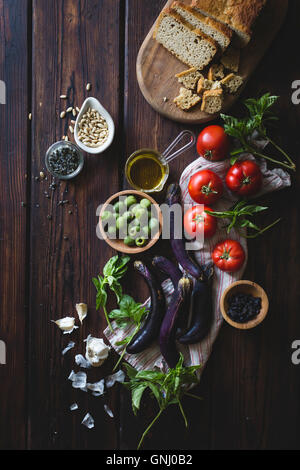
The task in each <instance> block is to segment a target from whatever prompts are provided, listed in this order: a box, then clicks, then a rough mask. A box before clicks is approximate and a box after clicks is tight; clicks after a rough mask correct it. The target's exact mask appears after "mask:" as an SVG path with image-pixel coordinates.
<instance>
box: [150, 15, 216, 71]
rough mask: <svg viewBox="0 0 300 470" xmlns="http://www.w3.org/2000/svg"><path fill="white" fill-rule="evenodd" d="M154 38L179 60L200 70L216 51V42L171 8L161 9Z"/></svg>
mask: <svg viewBox="0 0 300 470" xmlns="http://www.w3.org/2000/svg"><path fill="white" fill-rule="evenodd" d="M153 37H154V39H156V40H157V41H158V42H159V43H160V44H162V45H163V46H164V47H165V48H166V49H168V51H170V52H171V53H172V54H174V55H175V56H176V57H177V58H178V59H179V60H181V61H182V62H184V63H185V64H187V65H189V66H190V67H194V68H196V69H197V70H202V69H203V68H204V67H206V65H208V64H209V63H210V62H211V60H212V59H213V58H214V56H215V55H216V53H217V45H216V43H215V42H214V41H213V40H212V39H211V38H209V37H207V36H205V35H204V34H202V33H201V32H200V31H198V30H194V29H193V27H192V26H191V25H190V24H189V23H187V22H186V21H185V20H184V19H183V18H182V17H181V16H180V15H178V14H177V13H176V12H173V10H170V9H167V10H163V11H162V13H161V14H160V16H159V19H158V21H157V24H156V27H155V30H154V35H153Z"/></svg>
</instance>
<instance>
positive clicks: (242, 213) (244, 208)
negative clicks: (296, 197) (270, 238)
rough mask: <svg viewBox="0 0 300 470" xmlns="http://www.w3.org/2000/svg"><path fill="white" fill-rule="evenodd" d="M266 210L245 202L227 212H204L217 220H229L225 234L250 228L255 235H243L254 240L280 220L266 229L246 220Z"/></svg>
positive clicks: (240, 202)
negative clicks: (233, 230) (235, 229)
mask: <svg viewBox="0 0 300 470" xmlns="http://www.w3.org/2000/svg"><path fill="white" fill-rule="evenodd" d="M267 209H268V207H263V206H256V205H253V204H248V203H247V201H239V202H237V203H236V204H235V205H234V206H233V207H232V208H231V209H229V210H228V211H223V212H218V211H209V210H206V211H205V212H206V213H207V214H210V215H212V216H213V217H217V218H219V219H229V220H230V223H229V224H228V225H227V226H226V227H227V233H229V232H230V231H231V229H232V228H233V227H236V228H250V229H253V230H255V231H256V232H257V233H255V234H253V235H245V238H256V237H258V236H259V235H261V234H262V233H264V232H266V231H267V230H269V229H270V228H272V227H274V225H276V224H277V223H278V222H280V220H281V219H278V220H276V221H275V222H273V223H272V224H271V225H268V227H265V228H263V229H261V228H259V227H258V226H257V225H255V224H254V223H253V222H252V221H251V220H249V219H248V217H252V216H254V215H255V214H257V213H258V212H263V211H265V210H267Z"/></svg>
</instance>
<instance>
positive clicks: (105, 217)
mask: <svg viewBox="0 0 300 470" xmlns="http://www.w3.org/2000/svg"><path fill="white" fill-rule="evenodd" d="M111 218H112V213H111V212H109V211H104V212H103V214H102V216H101V220H102V222H103V223H105V222H108V221H109V220H110V219H111Z"/></svg>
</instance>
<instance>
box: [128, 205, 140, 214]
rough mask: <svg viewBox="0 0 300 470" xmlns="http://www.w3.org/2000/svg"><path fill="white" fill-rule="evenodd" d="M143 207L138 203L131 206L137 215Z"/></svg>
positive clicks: (131, 209)
mask: <svg viewBox="0 0 300 470" xmlns="http://www.w3.org/2000/svg"><path fill="white" fill-rule="evenodd" d="M140 209H141V206H140V205H139V204H136V205H135V206H131V207H130V211H131V212H132V213H133V214H134V215H135V214H136V212H137V211H138V210H140Z"/></svg>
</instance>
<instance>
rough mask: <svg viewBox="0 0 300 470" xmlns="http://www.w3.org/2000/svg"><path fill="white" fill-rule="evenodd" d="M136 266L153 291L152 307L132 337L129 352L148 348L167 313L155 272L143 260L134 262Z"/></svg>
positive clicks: (157, 334) (156, 336) (151, 291)
mask: <svg viewBox="0 0 300 470" xmlns="http://www.w3.org/2000/svg"><path fill="white" fill-rule="evenodd" d="M134 268H135V269H136V271H137V272H139V273H140V274H141V276H142V277H143V278H144V279H145V281H146V283H147V285H148V287H149V289H150V293H151V307H150V312H149V314H148V316H147V319H146V321H145V324H144V325H143V327H142V328H141V329H140V330H139V331H138V333H137V334H136V335H135V336H134V337H133V338H132V340H131V342H130V343H129V345H128V346H127V348H126V352H127V353H128V354H138V353H140V352H142V351H144V350H145V349H147V348H148V347H149V346H151V344H152V343H153V341H155V339H157V338H158V336H159V331H160V327H161V324H162V321H163V318H164V314H165V298H164V295H163V292H162V289H161V287H160V285H159V284H158V282H157V281H156V279H155V277H154V276H153V274H152V273H151V272H150V271H149V269H148V268H147V266H145V265H144V264H143V263H142V262H141V261H136V262H135V263H134Z"/></svg>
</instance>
